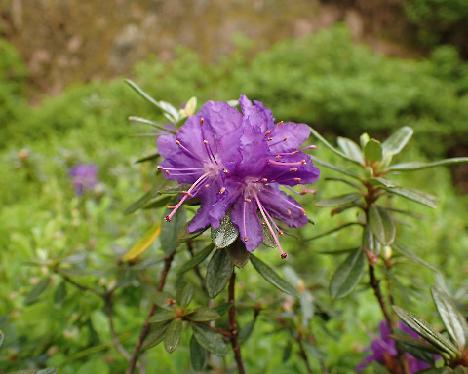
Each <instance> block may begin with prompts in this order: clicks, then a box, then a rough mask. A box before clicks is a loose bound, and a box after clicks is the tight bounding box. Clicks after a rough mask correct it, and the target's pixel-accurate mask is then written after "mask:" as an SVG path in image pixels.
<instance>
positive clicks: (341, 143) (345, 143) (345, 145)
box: [337, 136, 364, 164]
mask: <svg viewBox="0 0 468 374" xmlns="http://www.w3.org/2000/svg"><path fill="white" fill-rule="evenodd" d="M337 143H338V147H340V149H341V150H342V151H343V153H344V154H345V155H346V156H348V158H351V159H353V160H354V161H356V162H358V163H360V164H364V156H363V154H362V151H361V148H360V147H359V146H358V145H357V144H356V143H355V142H353V141H352V140H351V139H348V138H343V137H340V136H339V137H338V138H337Z"/></svg>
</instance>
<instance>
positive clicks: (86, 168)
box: [70, 164, 98, 195]
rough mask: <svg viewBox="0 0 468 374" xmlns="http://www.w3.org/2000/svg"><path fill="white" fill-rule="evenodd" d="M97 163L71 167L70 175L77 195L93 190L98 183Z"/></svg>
mask: <svg viewBox="0 0 468 374" xmlns="http://www.w3.org/2000/svg"><path fill="white" fill-rule="evenodd" d="M97 172H98V168H97V166H96V165H86V164H81V165H76V166H74V167H72V168H71V169H70V177H71V180H72V183H73V187H74V188H75V192H76V194H77V195H82V194H83V193H84V192H85V191H90V190H93V189H94V188H95V187H96V186H97V184H98V178H97Z"/></svg>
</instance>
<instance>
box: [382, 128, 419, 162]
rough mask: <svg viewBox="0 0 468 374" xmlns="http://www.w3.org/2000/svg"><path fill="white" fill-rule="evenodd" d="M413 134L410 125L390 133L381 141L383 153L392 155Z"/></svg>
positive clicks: (400, 148) (402, 146)
mask: <svg viewBox="0 0 468 374" xmlns="http://www.w3.org/2000/svg"><path fill="white" fill-rule="evenodd" d="M412 135H413V129H412V128H411V127H407V126H405V127H402V128H401V129H398V130H397V131H395V132H394V133H393V134H392V135H390V136H389V137H388V138H387V139H386V140H385V141H384V142H383V143H382V148H383V151H384V153H385V155H388V156H394V155H397V154H398V153H400V152H401V151H402V150H403V148H405V146H406V144H408V142H409V141H410V139H411V136H412Z"/></svg>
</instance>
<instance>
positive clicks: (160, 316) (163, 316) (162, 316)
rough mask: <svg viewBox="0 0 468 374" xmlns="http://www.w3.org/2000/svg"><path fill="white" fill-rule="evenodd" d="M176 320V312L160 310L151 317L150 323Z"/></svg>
mask: <svg viewBox="0 0 468 374" xmlns="http://www.w3.org/2000/svg"><path fill="white" fill-rule="evenodd" d="M174 318H176V314H175V310H173V309H171V310H165V309H159V310H158V311H156V313H154V316H153V317H151V319H150V322H152V323H154V322H165V321H170V320H172V319H174Z"/></svg>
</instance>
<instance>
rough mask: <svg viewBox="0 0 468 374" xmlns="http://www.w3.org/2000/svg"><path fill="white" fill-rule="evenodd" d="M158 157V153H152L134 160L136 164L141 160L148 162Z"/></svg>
mask: <svg viewBox="0 0 468 374" xmlns="http://www.w3.org/2000/svg"><path fill="white" fill-rule="evenodd" d="M158 158H159V153H152V154H150V155H148V156H145V157H142V158H139V159H138V160H136V161H135V163H136V164H140V163H142V162H148V161H153V160H157V159H158Z"/></svg>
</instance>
